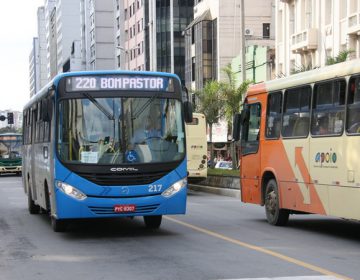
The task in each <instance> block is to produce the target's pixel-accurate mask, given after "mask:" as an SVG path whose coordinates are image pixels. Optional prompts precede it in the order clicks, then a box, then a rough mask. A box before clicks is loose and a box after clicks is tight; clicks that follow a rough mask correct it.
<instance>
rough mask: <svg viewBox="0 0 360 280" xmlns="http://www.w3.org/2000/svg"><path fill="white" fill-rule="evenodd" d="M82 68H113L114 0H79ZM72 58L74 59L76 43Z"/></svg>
mask: <svg viewBox="0 0 360 280" xmlns="http://www.w3.org/2000/svg"><path fill="white" fill-rule="evenodd" d="M80 14H81V44H80V48H81V51H80V54H81V55H82V61H81V62H82V69H83V70H107V69H114V68H115V66H116V65H115V42H114V40H115V38H114V1H113V0H90V1H89V0H80ZM74 48H75V49H74V52H73V56H72V58H73V59H75V58H76V57H77V55H76V43H75V46H74Z"/></svg>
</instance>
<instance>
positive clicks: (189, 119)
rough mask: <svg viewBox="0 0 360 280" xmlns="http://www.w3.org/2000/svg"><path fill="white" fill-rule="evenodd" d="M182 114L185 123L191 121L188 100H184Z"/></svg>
mask: <svg viewBox="0 0 360 280" xmlns="http://www.w3.org/2000/svg"><path fill="white" fill-rule="evenodd" d="M184 115H185V116H184V117H185V122H186V123H191V122H192V121H193V109H192V104H191V102H189V101H185V102H184Z"/></svg>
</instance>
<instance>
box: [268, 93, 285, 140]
mask: <svg viewBox="0 0 360 280" xmlns="http://www.w3.org/2000/svg"><path fill="white" fill-rule="evenodd" d="M281 100H282V94H281V92H274V93H270V94H269V96H268V104H267V111H266V130H265V137H266V138H268V139H278V138H279V137H280V127H281Z"/></svg>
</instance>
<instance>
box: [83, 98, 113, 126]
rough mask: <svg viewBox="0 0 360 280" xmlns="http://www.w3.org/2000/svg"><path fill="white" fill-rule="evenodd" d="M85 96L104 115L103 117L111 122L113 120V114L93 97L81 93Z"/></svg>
mask: <svg viewBox="0 0 360 280" xmlns="http://www.w3.org/2000/svg"><path fill="white" fill-rule="evenodd" d="M83 95H85V96H86V97H87V98H88V99H89V100H90V101H91V102H92V103H93V104H94V105H95V106H96V107H97V108H98V109H99V110H100V111H101V112H103V113H104V115H105V116H107V118H108V119H109V120H111V121H114V120H115V117H114V114H112V113H110V112H109V111H108V110H106V108H105V107H104V106H102V105H101V104H100V103H99V102H98V101H97V100H96V99H95V98H94V97H92V96H91V95H89V94H88V93H85V92H83Z"/></svg>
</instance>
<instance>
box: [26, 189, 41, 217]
mask: <svg viewBox="0 0 360 280" xmlns="http://www.w3.org/2000/svg"><path fill="white" fill-rule="evenodd" d="M28 210H29V213H30V214H39V213H40V206H38V205H36V204H35V202H34V200H33V199H32V194H31V189H30V188H29V190H28Z"/></svg>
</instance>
